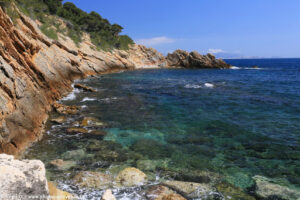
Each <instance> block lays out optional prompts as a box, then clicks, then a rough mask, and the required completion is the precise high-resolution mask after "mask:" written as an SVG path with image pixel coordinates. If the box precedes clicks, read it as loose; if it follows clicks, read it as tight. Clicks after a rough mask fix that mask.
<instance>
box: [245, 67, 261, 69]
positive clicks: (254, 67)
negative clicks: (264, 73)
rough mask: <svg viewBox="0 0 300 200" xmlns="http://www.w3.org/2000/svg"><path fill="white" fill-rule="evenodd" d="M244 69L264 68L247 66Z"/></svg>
mask: <svg viewBox="0 0 300 200" xmlns="http://www.w3.org/2000/svg"><path fill="white" fill-rule="evenodd" d="M244 69H253V70H255V69H256V70H259V69H262V68H259V67H245V68H244Z"/></svg>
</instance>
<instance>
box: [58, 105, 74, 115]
mask: <svg viewBox="0 0 300 200" xmlns="http://www.w3.org/2000/svg"><path fill="white" fill-rule="evenodd" d="M53 107H54V109H55V110H56V112H58V113H60V114H66V115H75V114H77V112H78V111H79V108H78V107H77V106H66V105H63V104H59V103H54V104H53Z"/></svg>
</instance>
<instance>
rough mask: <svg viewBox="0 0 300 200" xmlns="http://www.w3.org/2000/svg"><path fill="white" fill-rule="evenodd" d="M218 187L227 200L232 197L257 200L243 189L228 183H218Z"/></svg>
mask: <svg viewBox="0 0 300 200" xmlns="http://www.w3.org/2000/svg"><path fill="white" fill-rule="evenodd" d="M216 188H217V191H218V192H219V193H221V194H222V195H223V197H224V198H225V200H230V199H243V200H255V198H254V197H252V196H250V195H248V194H246V193H245V192H244V191H243V190H241V189H239V188H237V187H235V186H233V185H231V184H228V183H219V184H217V185H216Z"/></svg>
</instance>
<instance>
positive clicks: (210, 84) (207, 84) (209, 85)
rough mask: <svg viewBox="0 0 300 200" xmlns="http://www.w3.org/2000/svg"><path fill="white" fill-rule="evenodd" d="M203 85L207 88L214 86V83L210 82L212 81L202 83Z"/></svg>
mask: <svg viewBox="0 0 300 200" xmlns="http://www.w3.org/2000/svg"><path fill="white" fill-rule="evenodd" d="M204 86H205V87H207V88H213V87H215V85H214V84H212V83H204Z"/></svg>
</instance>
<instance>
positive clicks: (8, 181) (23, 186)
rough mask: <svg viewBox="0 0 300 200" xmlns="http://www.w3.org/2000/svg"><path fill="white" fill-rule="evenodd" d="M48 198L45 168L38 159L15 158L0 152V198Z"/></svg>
mask: <svg viewBox="0 0 300 200" xmlns="http://www.w3.org/2000/svg"><path fill="white" fill-rule="evenodd" d="M33 196H39V199H45V200H46V199H48V196H49V190H48V184H47V179H46V170H45V166H44V164H43V163H42V161H39V160H22V161H21V160H15V159H14V157H13V156H9V155H6V154H0V199H12V198H14V199H20V200H23V199H24V200H25V199H26V200H27V199H30V197H33Z"/></svg>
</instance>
